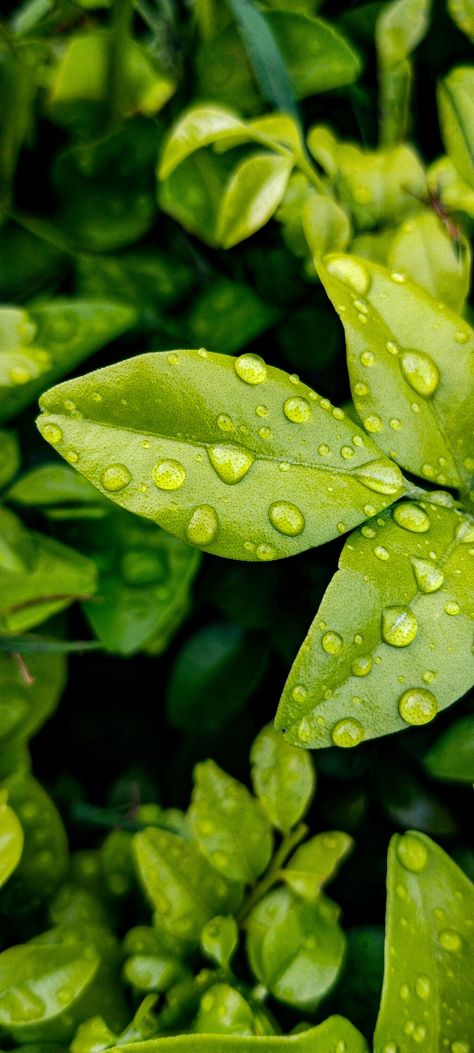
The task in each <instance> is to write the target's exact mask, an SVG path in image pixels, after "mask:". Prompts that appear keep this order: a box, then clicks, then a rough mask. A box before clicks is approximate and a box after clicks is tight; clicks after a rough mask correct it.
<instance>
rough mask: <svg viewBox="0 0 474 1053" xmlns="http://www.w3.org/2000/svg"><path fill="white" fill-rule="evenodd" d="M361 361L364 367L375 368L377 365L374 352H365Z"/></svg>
mask: <svg viewBox="0 0 474 1053" xmlns="http://www.w3.org/2000/svg"><path fill="white" fill-rule="evenodd" d="M360 361H361V364H362V365H363V366H373V365H375V355H374V353H373V352H372V351H363V352H362V354H361V356H360Z"/></svg>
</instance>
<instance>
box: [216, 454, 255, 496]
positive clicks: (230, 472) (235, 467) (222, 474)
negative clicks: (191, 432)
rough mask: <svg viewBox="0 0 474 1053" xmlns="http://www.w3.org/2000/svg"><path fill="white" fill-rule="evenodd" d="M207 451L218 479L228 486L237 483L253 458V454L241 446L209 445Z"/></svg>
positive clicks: (250, 465)
mask: <svg viewBox="0 0 474 1053" xmlns="http://www.w3.org/2000/svg"><path fill="white" fill-rule="evenodd" d="M207 453H208V457H209V460H210V462H211V464H212V467H213V468H214V471H215V472H216V474H217V475H218V476H219V479H221V480H222V482H223V483H227V484H228V485H229V486H233V485H234V484H235V483H239V482H240V480H241V479H243V478H244V475H246V474H247V472H248V471H249V469H250V468H251V467H252V464H253V462H254V460H255V458H254V456H253V454H252V453H250V451H249V450H245V449H243V448H242V447H241V446H232V445H226V446H211V447H210V448H208V451H207Z"/></svg>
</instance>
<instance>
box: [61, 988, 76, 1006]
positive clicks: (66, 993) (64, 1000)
mask: <svg viewBox="0 0 474 1053" xmlns="http://www.w3.org/2000/svg"><path fill="white" fill-rule="evenodd" d="M73 998H74V991H73V989H72V987H61V988H60V989H59V991H58V1002H59V1003H60V1005H68V1003H69V1002H72V999H73Z"/></svg>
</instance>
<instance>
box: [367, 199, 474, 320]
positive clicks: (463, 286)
mask: <svg viewBox="0 0 474 1053" xmlns="http://www.w3.org/2000/svg"><path fill="white" fill-rule="evenodd" d="M387 265H388V266H389V267H390V269H391V270H392V271H395V272H398V273H402V274H406V275H407V277H408V278H411V280H412V281H414V282H416V283H417V284H418V285H421V286H422V287H423V289H426V291H427V292H429V293H430V295H431V296H434V297H435V298H436V299H437V300H443V302H444V303H446V304H447V305H448V307H451V308H452V310H453V311H461V310H462V308H463V306H464V301H465V299H466V296H467V295H468V292H469V288H470V284H471V249H470V245H469V242H468V241H467V240H466V238H464V237H462V235H461V236H460V237H459V238H458V239H456V240H453V238H452V237H450V235H449V233H448V231H447V229H446V227H445V226H444V225H443V223H441V221H440V220H439V219H438V217H437V216H436V214H435V213H434V212H433V211H423V212H418V213H417V214H416V215H414V216H411V217H410V219H407V220H406V221H405V223H404V224H403V226H402V227H400V229H399V230H398V231H397V233H396V234H395V237H394V238H393V240H392V241H391V244H390V249H389V252H388V257H387Z"/></svg>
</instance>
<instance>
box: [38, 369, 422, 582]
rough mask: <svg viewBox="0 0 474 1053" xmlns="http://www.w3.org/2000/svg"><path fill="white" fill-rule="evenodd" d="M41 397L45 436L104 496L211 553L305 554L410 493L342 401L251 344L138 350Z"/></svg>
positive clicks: (273, 556)
mask: <svg viewBox="0 0 474 1053" xmlns="http://www.w3.org/2000/svg"><path fill="white" fill-rule="evenodd" d="M97 395H99V396H100V399H101V400H100V401H99V400H98V399H97V398H96V396H97ZM66 400H67V403H68V405H69V403H70V402H74V405H75V406H76V409H77V410H78V411H79V413H80V414H82V417H80V418H79V417H77V416H73V415H72V414H71V413H70V412H69V410H68V409H67V407H66V406H65V402H66ZM124 403H125V405H124ZM41 407H42V409H43V411H44V416H43V417H41V418H40V419H39V427H40V430H41V433H42V435H43V437H44V438H46V439H48V437H49V441H51V440H53V443H54V445H55V447H56V449H58V451H59V452H60V453H62V455H63V456H65V455H67V452H68V451H69V450H71V449H72V450H74V451H75V452H76V453H77V457H78V460H77V462H76V463H77V466H78V468H79V470H80V471H81V473H82V474H83V475H85V476H86V478H88V479H89V480H90V481H91V482H93V483H94V485H95V486H97V487H98V488H99V489H100V490H101V492H102V493H105V494H106V495H107V496H109V497H112V499H113V500H116V501H117V502H118V503H119V504H120V505H122V506H123V507H125V508H127V509H128V510H129V511H133V512H135V513H138V514H139V515H144V516H145V517H148V518H150V519H153V520H154V521H155V522H158V523H159V524H160V526H163V527H164V528H165V529H166V530H169V531H170V533H173V534H175V535H177V536H178V537H180V538H182V539H183V540H187V541H189V542H191V543H192V544H196V545H198V546H199V547H200V548H203V549H205V550H207V551H210V552H213V553H215V554H216V555H225V556H228V557H231V558H234V559H248V560H256V561H258V560H262V561H266V560H269V559H277V558H281V557H283V556H286V555H290V554H293V553H296V552H301V551H303V550H304V549H306V548H309V547H312V546H314V545H318V544H322V543H323V542H324V541H327V540H329V539H330V538H332V537H335V536H337V535H338V534H342V533H344V532H345V531H346V530H349V529H350V528H351V527H353V526H355V525H357V524H358V523H360V522H361V521H362V520H363V519H364V518H365V517H366V516H367V515H370V514H375V513H376V512H379V511H380V510H381V509H383V508H386V507H387V505H388V504H389V503H390V502H391V501H393V500H394V499H395V498H397V497H399V496H400V495H401V494H402V493H403V490H404V483H403V480H402V476H401V474H400V472H399V470H398V468H397V467H396V465H394V464H393V463H392V462H390V461H388V460H387V459H386V458H381V456H380V450H379V448H378V447H377V446H376V445H375V443H374V442H373V440H372V439H371V438H370V437H367V436H366V435H364V433H363V432H362V431H360V429H359V428H357V426H356V425H355V424H353V423H352V421H350V420H348V419H346V418H345V417H344V413H343V411H342V410H340V409H337V408H333V407H332V406H331V403H330V402H329V400H328V399H319V397H318V396H317V395H315V392H314V391H311V389H309V388H308V387H307V386H306V385H304V384H301V383H300V382H299V381H298V382H297V381H296V378H295V377H289V376H288V375H287V374H286V373H283V372H282V371H281V370H278V369H274V368H273V367H271V366H265V364H264V363H263V361H262V359H260V358H259V357H258V356H255V355H247V354H244V355H241V356H240V358H238V359H236V360H233V359H229V358H228V357H227V356H225V355H208V354H206V352H201V353H199V352H198V351H178V352H172V353H170V354H169V355H168V354H166V353H161V354H150V355H143V356H141V357H140V358H131V359H128V360H127V361H126V362H123V363H121V364H120V365H117V366H110V367H108V368H106V369H103V370H100V371H98V372H96V373H92V374H90V375H89V376H87V377H83V378H81V379H79V380H72V381H69V382H68V383H67V384H65V385H61V386H59V387H57V388H55V389H53V390H52V391H50V392H48V394H46V395H45V396H43V398H42V400H41ZM295 497H296V501H295ZM367 509H368V511H367Z"/></svg>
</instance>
